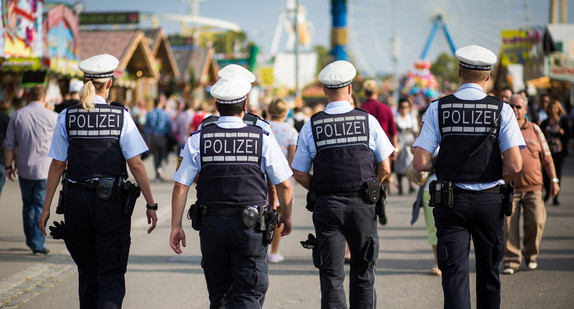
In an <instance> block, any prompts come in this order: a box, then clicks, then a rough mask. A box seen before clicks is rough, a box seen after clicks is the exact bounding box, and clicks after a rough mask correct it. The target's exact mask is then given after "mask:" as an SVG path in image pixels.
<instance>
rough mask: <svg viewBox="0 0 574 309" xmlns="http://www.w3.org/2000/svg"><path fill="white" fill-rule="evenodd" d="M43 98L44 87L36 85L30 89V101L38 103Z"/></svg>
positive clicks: (44, 94) (44, 93)
mask: <svg viewBox="0 0 574 309" xmlns="http://www.w3.org/2000/svg"><path fill="white" fill-rule="evenodd" d="M45 96H46V89H45V88H44V86H42V85H40V84H36V85H34V86H33V87H32V88H30V100H31V101H40V100H42V98H44V97H45Z"/></svg>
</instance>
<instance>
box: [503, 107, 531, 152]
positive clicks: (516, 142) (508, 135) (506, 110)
mask: <svg viewBox="0 0 574 309" xmlns="http://www.w3.org/2000/svg"><path fill="white" fill-rule="evenodd" d="M500 118H501V119H502V123H501V124H500V133H499V134H498V147H499V148H500V152H505V151H506V150H508V149H509V148H511V147H515V146H518V147H519V148H520V149H523V148H524V147H526V142H524V138H523V137H522V133H521V132H520V127H519V126H518V121H517V120H516V116H515V115H514V112H513V111H512V108H510V105H508V104H503V105H502V113H501V116H500Z"/></svg>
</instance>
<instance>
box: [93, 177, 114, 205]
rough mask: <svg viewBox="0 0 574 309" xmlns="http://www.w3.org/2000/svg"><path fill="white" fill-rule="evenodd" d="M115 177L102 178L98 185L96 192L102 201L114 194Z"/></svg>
mask: <svg viewBox="0 0 574 309" xmlns="http://www.w3.org/2000/svg"><path fill="white" fill-rule="evenodd" d="M115 182H116V180H115V179H109V178H100V181H99V182H98V185H97V186H96V194H97V195H98V198H99V199H100V200H102V201H107V200H109V199H110V198H111V197H112V195H113V194H114V183H115Z"/></svg>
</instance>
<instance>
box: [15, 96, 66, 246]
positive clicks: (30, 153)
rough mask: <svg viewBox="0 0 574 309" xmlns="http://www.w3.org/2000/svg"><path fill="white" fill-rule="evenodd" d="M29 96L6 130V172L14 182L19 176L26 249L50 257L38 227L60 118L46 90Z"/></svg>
mask: <svg viewBox="0 0 574 309" xmlns="http://www.w3.org/2000/svg"><path fill="white" fill-rule="evenodd" d="M29 95H30V103H28V105H26V106H25V107H23V108H21V109H19V110H17V111H16V112H14V114H12V117H11V118H10V123H9V124H8V129H7V130H6V138H5V139H4V155H5V160H6V163H5V164H6V166H5V168H6V174H7V177H8V179H9V180H11V181H14V180H15V177H16V173H18V181H19V182H20V191H21V192H22V204H23V206H22V223H23V224H24V234H25V235H26V245H27V246H28V247H30V249H32V252H33V253H34V254H48V253H49V252H50V250H48V249H47V248H46V247H45V246H44V241H45V239H46V237H45V236H44V235H43V234H42V231H41V230H40V227H39V226H38V219H39V218H40V214H41V213H42V205H43V203H44V197H45V196H46V184H47V180H46V179H47V178H48V169H49V168H50V157H49V156H48V150H49V148H48V145H50V141H51V140H52V135H53V134H54V129H55V127H56V120H57V118H58V114H57V113H55V112H53V111H51V110H48V109H47V108H46V90H45V89H44V87H43V86H42V85H35V86H33V87H32V89H30V93H29ZM14 163H15V164H14Z"/></svg>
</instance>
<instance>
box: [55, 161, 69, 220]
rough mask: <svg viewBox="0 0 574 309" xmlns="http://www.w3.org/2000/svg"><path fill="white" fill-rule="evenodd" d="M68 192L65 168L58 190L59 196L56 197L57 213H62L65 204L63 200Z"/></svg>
mask: <svg viewBox="0 0 574 309" xmlns="http://www.w3.org/2000/svg"><path fill="white" fill-rule="evenodd" d="M67 193H68V170H65V171H64V173H63V174H62V190H60V196H59V197H58V205H57V206H56V213H57V214H59V215H62V214H64V209H65V204H64V200H65V198H66V194H67Z"/></svg>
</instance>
